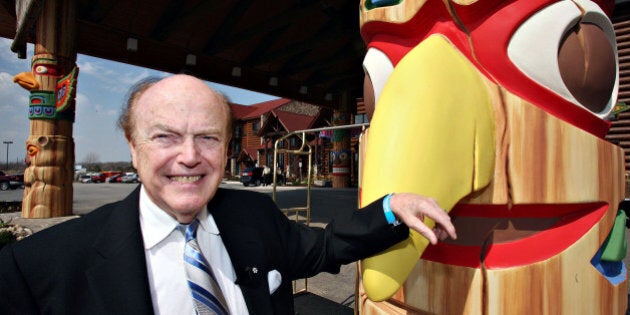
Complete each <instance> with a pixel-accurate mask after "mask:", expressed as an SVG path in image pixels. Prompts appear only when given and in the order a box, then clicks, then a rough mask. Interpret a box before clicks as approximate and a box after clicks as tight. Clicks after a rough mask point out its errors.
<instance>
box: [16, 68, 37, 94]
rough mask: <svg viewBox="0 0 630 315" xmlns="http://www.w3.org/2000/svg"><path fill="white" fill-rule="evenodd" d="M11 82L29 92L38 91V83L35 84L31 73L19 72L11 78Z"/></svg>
mask: <svg viewBox="0 0 630 315" xmlns="http://www.w3.org/2000/svg"><path fill="white" fill-rule="evenodd" d="M13 82H15V83H17V84H19V85H20V86H21V87H23V88H24V89H26V90H29V91H31V90H37V89H39V82H37V80H36V79H35V75H33V73H32V72H20V73H18V74H16V75H15V76H14V77H13Z"/></svg>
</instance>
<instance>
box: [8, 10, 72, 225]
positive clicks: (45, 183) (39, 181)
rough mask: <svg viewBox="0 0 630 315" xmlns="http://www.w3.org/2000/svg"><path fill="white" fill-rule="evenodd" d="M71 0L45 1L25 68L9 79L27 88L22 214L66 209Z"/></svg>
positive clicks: (59, 213)
mask: <svg viewBox="0 0 630 315" xmlns="http://www.w3.org/2000/svg"><path fill="white" fill-rule="evenodd" d="M72 3H73V1H72V0H58V1H46V2H45V4H44V7H43V9H42V13H41V15H40V16H39V18H38V20H37V26H36V43H35V55H34V56H33V59H32V63H31V72H26V73H20V74H18V75H16V76H15V78H14V81H15V82H16V83H18V84H19V85H20V86H22V87H24V88H25V89H27V90H29V91H30V97H29V99H30V101H29V109H28V117H29V119H30V120H31V127H30V136H29V138H28V140H27V141H26V150H27V157H26V163H27V169H26V170H25V172H24V199H23V202H22V217H24V218H48V217H58V216H65V215H70V214H72V192H73V190H72V180H73V173H74V171H73V170H74V140H73V139H72V124H73V122H74V116H75V88H76V80H77V75H78V69H77V67H76V65H75V60H76V50H75V47H74V46H75V43H74V33H75V23H76V18H75V16H74V11H75V9H74V6H73V5H71V4H72Z"/></svg>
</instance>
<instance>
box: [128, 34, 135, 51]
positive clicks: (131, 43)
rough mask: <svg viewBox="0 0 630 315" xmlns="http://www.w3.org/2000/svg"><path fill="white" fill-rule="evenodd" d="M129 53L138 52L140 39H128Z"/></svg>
mask: <svg viewBox="0 0 630 315" xmlns="http://www.w3.org/2000/svg"><path fill="white" fill-rule="evenodd" d="M127 51H133V52H136V51H138V39H136V38H132V37H129V38H127Z"/></svg>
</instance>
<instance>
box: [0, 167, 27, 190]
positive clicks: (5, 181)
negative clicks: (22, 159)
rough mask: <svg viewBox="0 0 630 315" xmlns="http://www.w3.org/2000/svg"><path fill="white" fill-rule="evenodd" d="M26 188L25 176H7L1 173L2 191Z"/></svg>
mask: <svg viewBox="0 0 630 315" xmlns="http://www.w3.org/2000/svg"><path fill="white" fill-rule="evenodd" d="M18 187H22V188H24V174H15V175H7V174H5V173H4V172H2V171H0V190H8V189H9V188H11V189H16V188H18Z"/></svg>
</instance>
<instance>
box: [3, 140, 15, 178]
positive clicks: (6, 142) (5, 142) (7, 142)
mask: <svg viewBox="0 0 630 315" xmlns="http://www.w3.org/2000/svg"><path fill="white" fill-rule="evenodd" d="M2 143H4V144H6V145H7V168H6V170H7V171H8V170H9V144H13V141H2Z"/></svg>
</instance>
